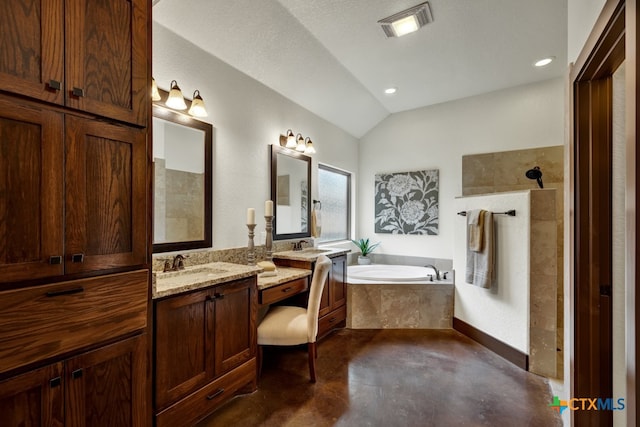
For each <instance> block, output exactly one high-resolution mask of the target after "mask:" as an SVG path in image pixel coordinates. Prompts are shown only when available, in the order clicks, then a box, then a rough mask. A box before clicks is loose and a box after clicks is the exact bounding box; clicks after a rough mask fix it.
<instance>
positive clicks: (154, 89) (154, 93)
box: [151, 77, 162, 101]
mask: <svg viewBox="0 0 640 427" xmlns="http://www.w3.org/2000/svg"><path fill="white" fill-rule="evenodd" d="M161 99H162V98H161V97H160V91H159V90H158V84H157V83H156V79H154V78H153V77H152V78H151V100H152V101H160V100H161Z"/></svg>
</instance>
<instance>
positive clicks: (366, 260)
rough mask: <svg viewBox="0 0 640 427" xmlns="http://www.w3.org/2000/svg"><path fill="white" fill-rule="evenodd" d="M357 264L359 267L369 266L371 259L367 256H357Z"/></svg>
mask: <svg viewBox="0 0 640 427" xmlns="http://www.w3.org/2000/svg"><path fill="white" fill-rule="evenodd" d="M358 264H360V265H369V264H371V259H370V258H369V257H368V256H362V255H359V256H358Z"/></svg>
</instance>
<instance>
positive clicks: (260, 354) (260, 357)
mask: <svg viewBox="0 0 640 427" xmlns="http://www.w3.org/2000/svg"><path fill="white" fill-rule="evenodd" d="M257 357H258V360H256V365H257V366H256V368H257V370H258V372H257V376H258V379H260V374H262V346H261V345H258V355H257Z"/></svg>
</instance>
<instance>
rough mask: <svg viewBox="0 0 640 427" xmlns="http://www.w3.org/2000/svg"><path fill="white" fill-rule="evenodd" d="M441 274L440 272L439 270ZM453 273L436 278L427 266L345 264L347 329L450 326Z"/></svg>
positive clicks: (440, 327) (435, 327)
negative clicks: (439, 278)
mask: <svg viewBox="0 0 640 427" xmlns="http://www.w3.org/2000/svg"><path fill="white" fill-rule="evenodd" d="M441 274H442V272H441ZM453 292H454V289H453V274H452V272H448V274H447V278H446V279H441V280H438V279H436V277H435V271H434V270H433V269H432V268H429V267H418V266H408V265H387V264H371V265H350V266H348V267H347V327H348V328H351V329H450V328H452V327H453Z"/></svg>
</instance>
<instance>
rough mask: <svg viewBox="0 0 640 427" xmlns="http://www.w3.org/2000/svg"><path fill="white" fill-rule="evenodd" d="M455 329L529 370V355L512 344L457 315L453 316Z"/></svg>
mask: <svg viewBox="0 0 640 427" xmlns="http://www.w3.org/2000/svg"><path fill="white" fill-rule="evenodd" d="M453 329H455V330H456V331H458V332H460V333H461V334H463V335H466V336H468V337H469V338H471V339H472V340H474V341H477V342H478V343H480V344H482V345H483V346H485V347H486V348H488V349H489V350H491V351H493V352H494V353H496V354H497V355H498V356H501V357H503V358H505V359H507V360H508V361H509V362H511V363H513V364H514V365H516V366H517V367H519V368H522V369H524V370H525V371H528V370H529V355H527V354H524V353H523V352H521V351H520V350H516V349H515V348H513V347H511V346H510V345H508V344H505V343H503V342H502V341H500V340H497V339H495V338H494V337H492V336H491V335H487V334H486V333H484V332H482V331H481V330H479V329H476V328H474V327H473V326H471V325H470V324H468V323H466V322H464V321H462V320H460V319H458V318H455V317H454V318H453Z"/></svg>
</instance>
